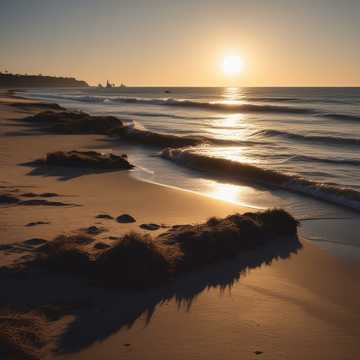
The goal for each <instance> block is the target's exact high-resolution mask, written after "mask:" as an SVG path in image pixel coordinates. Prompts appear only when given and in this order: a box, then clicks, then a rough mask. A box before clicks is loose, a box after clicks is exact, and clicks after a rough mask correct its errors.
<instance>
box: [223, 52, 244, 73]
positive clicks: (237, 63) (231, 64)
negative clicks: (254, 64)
mask: <svg viewBox="0 0 360 360" xmlns="http://www.w3.org/2000/svg"><path fill="white" fill-rule="evenodd" d="M242 69H243V61H242V59H241V57H240V56H234V55H232V56H225V57H224V59H223V71H224V73H225V74H226V75H237V74H239V73H240V72H241V71H242Z"/></svg>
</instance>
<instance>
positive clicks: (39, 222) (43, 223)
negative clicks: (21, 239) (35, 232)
mask: <svg viewBox="0 0 360 360" xmlns="http://www.w3.org/2000/svg"><path fill="white" fill-rule="evenodd" d="M46 224H50V222H48V221H35V222H30V223H28V224H26V225H25V226H27V227H32V226H36V225H46Z"/></svg>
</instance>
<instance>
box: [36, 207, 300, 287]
mask: <svg viewBox="0 0 360 360" xmlns="http://www.w3.org/2000/svg"><path fill="white" fill-rule="evenodd" d="M297 226H298V222H297V220H295V219H294V218H293V217H292V216H291V215H290V214H288V213H287V212H286V211H284V210H281V209H273V210H267V211H264V212H256V213H246V214H243V215H240V214H234V215H230V216H228V217H226V218H223V219H221V218H215V217H213V218H210V219H209V220H208V221H207V222H205V223H202V224H196V225H181V226H174V227H172V228H171V229H170V230H168V231H167V232H165V233H163V234H161V235H159V236H158V237H156V238H155V239H153V238H152V237H151V236H150V235H144V234H139V233H134V232H132V233H129V234H126V235H124V236H123V237H121V238H120V239H119V240H118V241H117V242H115V243H114V244H112V246H110V247H107V248H104V249H99V250H98V251H95V252H94V247H91V248H90V247H88V246H87V245H88V244H90V243H92V242H93V241H94V238H93V237H91V236H87V235H83V234H81V235H74V236H60V237H58V238H56V239H55V240H53V241H52V242H49V243H48V244H47V246H46V248H45V249H43V250H42V251H41V253H40V254H39V255H38V256H37V258H36V259H35V263H36V264H37V265H40V266H45V267H46V268H47V269H50V270H55V271H63V272H71V273H75V274H77V275H82V276H90V277H91V278H93V279H94V280H96V281H99V282H100V283H102V284H106V285H111V286H119V287H136V288H144V287H151V286H157V285H160V284H162V283H164V282H166V281H169V280H171V279H173V278H174V277H175V276H176V275H178V274H179V273H182V272H185V271H189V270H193V269H196V268H199V267H201V266H204V265H208V264H213V263H217V262H221V261H222V260H224V259H227V258H231V257H234V256H236V255H238V254H240V253H243V252H247V251H256V249H257V248H259V247H261V246H264V245H265V244H269V243H271V242H272V241H277V242H279V241H280V242H286V241H287V239H289V238H290V237H292V236H295V235H296V232H297ZM91 249H92V250H91Z"/></svg>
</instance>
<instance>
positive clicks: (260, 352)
mask: <svg viewBox="0 0 360 360" xmlns="http://www.w3.org/2000/svg"><path fill="white" fill-rule="evenodd" d="M254 354H255V355H261V354H263V351H254Z"/></svg>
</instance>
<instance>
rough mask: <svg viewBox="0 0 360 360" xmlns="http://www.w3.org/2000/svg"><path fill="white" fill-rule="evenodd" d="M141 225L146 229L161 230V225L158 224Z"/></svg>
mask: <svg viewBox="0 0 360 360" xmlns="http://www.w3.org/2000/svg"><path fill="white" fill-rule="evenodd" d="M140 227H141V228H142V229H144V230H150V231H154V230H159V229H160V225H158V224H153V223H150V224H141V225H140Z"/></svg>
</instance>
